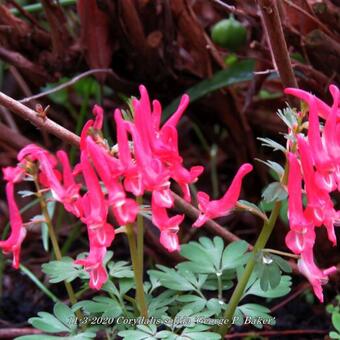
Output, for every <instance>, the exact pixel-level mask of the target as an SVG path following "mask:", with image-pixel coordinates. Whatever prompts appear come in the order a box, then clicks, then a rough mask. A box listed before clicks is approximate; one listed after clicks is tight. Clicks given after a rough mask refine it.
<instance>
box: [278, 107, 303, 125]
mask: <svg viewBox="0 0 340 340" xmlns="http://www.w3.org/2000/svg"><path fill="white" fill-rule="evenodd" d="M277 115H278V116H279V117H280V119H281V120H282V121H283V122H284V123H285V124H286V125H287V126H288V127H289V129H291V130H293V128H294V127H295V126H296V125H297V123H298V121H297V118H296V112H295V111H294V110H293V109H292V108H291V107H287V108H285V109H283V110H278V111H277Z"/></svg>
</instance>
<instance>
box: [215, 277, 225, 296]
mask: <svg viewBox="0 0 340 340" xmlns="http://www.w3.org/2000/svg"><path fill="white" fill-rule="evenodd" d="M216 277H217V287H218V295H217V297H218V299H219V300H220V301H222V298H223V296H222V291H223V289H222V288H223V287H222V273H221V272H219V273H216Z"/></svg>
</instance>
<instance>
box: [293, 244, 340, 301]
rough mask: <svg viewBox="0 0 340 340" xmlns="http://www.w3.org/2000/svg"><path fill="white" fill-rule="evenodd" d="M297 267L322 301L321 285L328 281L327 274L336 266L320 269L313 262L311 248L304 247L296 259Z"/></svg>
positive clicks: (334, 269)
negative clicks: (297, 259) (298, 258)
mask: <svg viewBox="0 0 340 340" xmlns="http://www.w3.org/2000/svg"><path fill="white" fill-rule="evenodd" d="M298 268H299V270H300V272H301V273H302V274H303V275H305V276H306V278H307V279H308V281H309V282H310V283H311V285H312V287H313V290H314V294H315V295H316V296H317V298H318V299H319V300H320V302H321V303H323V292H322V285H324V284H326V283H327V282H328V275H330V274H332V273H334V272H336V271H337V269H336V267H334V266H333V267H330V268H328V269H324V270H320V269H319V268H318V267H317V266H316V265H315V263H314V255H313V249H312V248H306V249H305V250H304V251H303V252H302V254H301V258H300V260H299V261H298Z"/></svg>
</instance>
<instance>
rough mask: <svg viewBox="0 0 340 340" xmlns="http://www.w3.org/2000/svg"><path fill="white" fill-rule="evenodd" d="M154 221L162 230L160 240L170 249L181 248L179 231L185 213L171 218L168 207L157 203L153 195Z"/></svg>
mask: <svg viewBox="0 0 340 340" xmlns="http://www.w3.org/2000/svg"><path fill="white" fill-rule="evenodd" d="M151 209H152V223H153V224H154V225H155V226H156V227H157V228H158V229H159V230H160V232H161V235H160V242H161V244H162V245H163V246H164V247H165V248H166V249H167V250H168V251H169V252H173V251H175V250H179V248H180V246H179V242H178V236H177V233H178V231H179V225H180V224H181V223H182V222H183V219H184V215H175V216H172V217H170V218H169V216H168V214H167V211H166V208H164V207H161V206H159V205H158V204H157V202H156V200H155V198H154V196H153V195H152V201H151Z"/></svg>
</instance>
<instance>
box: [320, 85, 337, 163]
mask: <svg viewBox="0 0 340 340" xmlns="http://www.w3.org/2000/svg"><path fill="white" fill-rule="evenodd" d="M329 89H330V92H331V93H332V96H333V106H332V109H331V110H330V113H329V115H328V117H327V120H326V124H325V128H324V141H325V145H326V149H327V151H328V154H329V155H330V157H331V158H332V159H333V161H336V162H339V160H340V145H339V141H338V138H337V129H336V128H337V111H338V107H339V89H338V88H337V87H336V86H334V85H331V86H330V87H329Z"/></svg>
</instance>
